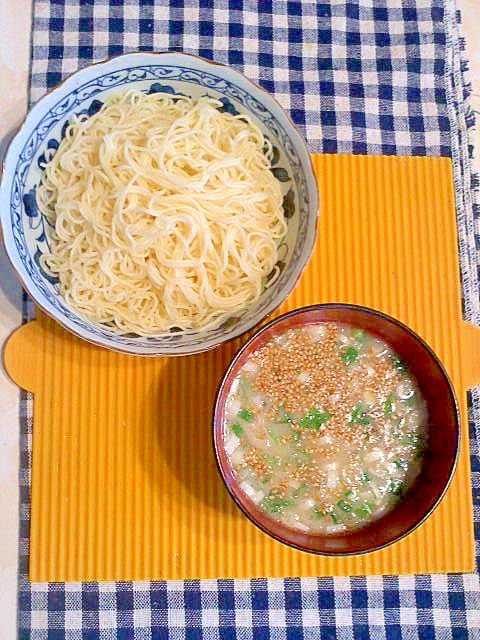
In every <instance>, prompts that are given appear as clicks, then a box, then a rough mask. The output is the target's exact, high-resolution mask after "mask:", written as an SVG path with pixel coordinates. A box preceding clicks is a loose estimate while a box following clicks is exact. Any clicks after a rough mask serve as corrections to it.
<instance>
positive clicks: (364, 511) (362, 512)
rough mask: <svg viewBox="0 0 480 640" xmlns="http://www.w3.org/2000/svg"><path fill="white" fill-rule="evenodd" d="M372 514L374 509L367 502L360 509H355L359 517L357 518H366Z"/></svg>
mask: <svg viewBox="0 0 480 640" xmlns="http://www.w3.org/2000/svg"><path fill="white" fill-rule="evenodd" d="M371 513H372V508H371V506H370V505H369V504H368V502H365V503H364V504H362V505H361V506H360V507H357V509H355V515H356V516H357V518H366V517H367V516H369V515H370V514H371Z"/></svg>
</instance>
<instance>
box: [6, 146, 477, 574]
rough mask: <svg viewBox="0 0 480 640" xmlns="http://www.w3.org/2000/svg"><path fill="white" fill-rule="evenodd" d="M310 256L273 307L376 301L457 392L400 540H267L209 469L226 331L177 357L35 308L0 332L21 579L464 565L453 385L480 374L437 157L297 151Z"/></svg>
mask: <svg viewBox="0 0 480 640" xmlns="http://www.w3.org/2000/svg"><path fill="white" fill-rule="evenodd" d="M314 164H315V170H316V173H317V176H318V185H319V190H320V197H321V216H320V222H319V229H318V238H317V244H316V249H315V253H314V255H313V257H312V259H311V261H310V263H309V266H308V269H307V270H306V272H305V274H304V276H303V277H302V279H301V281H300V282H299V284H298V286H297V287H296V289H295V291H294V293H293V294H292V295H291V296H290V298H289V299H288V301H287V302H286V303H285V304H284V305H283V306H282V308H281V309H280V310H279V311H278V313H280V312H284V311H287V310H289V309H292V308H294V307H298V306H301V305H304V304H311V303H316V302H333V301H336V302H353V303H358V304H364V305H368V306H372V307H375V308H377V309H380V310H382V311H385V312H386V313H389V314H391V315H393V316H395V317H397V318H399V319H400V320H402V321H403V322H406V323H407V324H409V325H410V326H411V327H412V328H413V329H414V330H415V331H417V332H418V333H419V334H420V335H421V336H422V337H423V338H425V340H427V342H428V343H430V344H431V346H432V347H433V348H434V349H435V350H436V351H437V353H438V354H439V356H440V358H441V360H442V361H443V363H444V364H445V366H446V369H447V371H448V372H449V374H450V376H451V378H452V380H453V382H454V385H455V388H456V391H457V395H458V399H459V401H460V407H461V416H462V425H463V430H462V446H461V453H460V459H459V464H458V468H457V471H456V474H455V477H454V480H453V482H452V484H451V486H450V489H449V490H448V492H447V494H446V496H445V498H444V500H443V501H442V503H441V505H440V506H439V507H438V509H437V510H436V511H435V512H434V514H433V515H432V517H431V518H429V519H428V521H427V522H426V523H424V524H423V525H422V526H421V527H419V529H417V530H416V531H415V532H414V533H413V534H411V535H410V536H408V537H407V538H406V539H404V540H402V541H401V542H399V543H397V544H395V545H393V546H391V547H389V548H387V549H384V550H382V551H379V552H376V553H373V554H368V555H363V556H358V557H351V558H327V557H319V556H313V555H310V554H307V553H302V552H300V551H295V550H292V549H289V548H288V547H286V546H283V545H282V544H280V543H279V542H275V541H273V540H270V539H269V538H268V537H267V536H266V535H265V534H263V533H261V532H260V531H259V530H257V529H256V528H255V527H254V526H253V525H252V524H251V523H250V522H249V521H248V520H247V519H246V518H245V517H244V516H243V515H242V514H241V513H240V511H239V510H238V509H237V508H236V507H235V506H234V505H233V503H232V501H231V500H230V498H229V496H228V494H227V492H226V490H225V489H224V487H223V484H222V482H221V480H220V477H219V475H218V473H217V469H216V466H215V461H214V457H213V452H212V443H211V411H212V406H213V402H214V396H215V391H216V387H217V384H218V382H219V380H220V377H221V375H222V372H223V371H224V369H225V367H226V366H227V364H228V362H229V360H230V359H231V357H232V356H233V354H234V352H235V350H236V348H237V347H238V346H239V345H240V341H237V343H236V344H230V345H227V346H225V347H222V348H219V349H217V350H215V351H212V352H209V353H206V354H202V355H198V356H192V357H188V358H179V359H175V358H170V359H166V358H165V359H163V358H162V359H146V358H136V357H131V356H126V355H119V354H115V353H111V352H109V351H106V350H104V349H101V348H97V347H94V346H92V345H89V344H87V343H86V342H82V341H81V340H79V339H77V338H75V337H73V336H71V335H70V334H68V333H66V332H65V331H64V330H63V329H61V328H60V327H59V326H58V325H57V324H56V323H54V322H52V321H51V320H49V319H47V318H46V317H45V316H44V315H43V314H39V317H38V319H37V320H36V321H34V322H31V323H29V324H27V325H25V326H23V327H21V328H20V329H18V330H17V331H16V332H15V333H14V334H13V335H12V337H11V338H10V340H9V341H8V343H7V345H6V347H5V351H4V360H5V365H6V368H7V370H8V371H9V373H10V375H11V377H12V378H13V379H14V380H15V381H16V382H17V383H18V384H19V385H20V386H22V387H24V388H26V389H29V390H31V391H33V392H34V394H35V397H34V427H33V460H32V494H31V500H32V504H31V534H30V541H31V542H30V579H31V580H33V581H37V580H42V581H43V580H49V581H57V580H59V581H64V580H130V579H140V580H141V579H169V578H213V577H218V578H220V577H253V576H315V575H353V574H378V573H384V574H398V573H423V572H426V573H427V572H432V573H435V572H446V571H470V570H473V567H474V554H473V522H472V502H471V485H470V468H469V453H468V430H467V419H466V397H465V390H466V389H467V388H468V387H470V386H472V385H473V384H474V383H476V382H478V381H480V358H479V357H478V349H479V347H480V332H479V331H478V330H477V329H475V328H473V327H471V326H470V325H467V324H466V323H464V322H462V320H461V299H460V284H459V269H458V257H457V240H456V230H455V211H454V199H453V190H452V173H451V166H450V161H449V160H447V159H428V158H393V157H388V158H384V157H360V156H352V157H349V156H334V155H324V156H316V157H314Z"/></svg>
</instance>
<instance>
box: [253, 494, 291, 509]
mask: <svg viewBox="0 0 480 640" xmlns="http://www.w3.org/2000/svg"><path fill="white" fill-rule="evenodd" d="M291 504H292V501H291V500H287V499H286V498H280V497H279V496H272V495H268V496H265V498H264V499H263V500H262V502H261V503H260V506H261V507H262V509H265V511H267V512H268V513H271V514H276V513H282V511H283V510H284V509H285V508H286V507H289V506H290V505H291Z"/></svg>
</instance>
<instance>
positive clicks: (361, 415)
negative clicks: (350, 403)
mask: <svg viewBox="0 0 480 640" xmlns="http://www.w3.org/2000/svg"><path fill="white" fill-rule="evenodd" d="M348 422H349V424H361V425H367V424H371V423H372V421H371V420H370V418H369V417H368V416H367V412H366V411H365V409H364V408H363V406H362V404H361V403H360V402H359V403H358V404H357V405H356V407H355V408H354V409H353V411H352V415H351V416H350V419H349V421H348Z"/></svg>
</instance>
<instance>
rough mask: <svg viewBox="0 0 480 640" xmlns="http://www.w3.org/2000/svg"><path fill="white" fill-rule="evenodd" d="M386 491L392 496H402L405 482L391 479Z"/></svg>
mask: <svg viewBox="0 0 480 640" xmlns="http://www.w3.org/2000/svg"><path fill="white" fill-rule="evenodd" d="M388 491H389V492H390V493H393V495H394V496H402V495H403V494H404V493H405V483H404V482H401V481H400V480H391V481H390V484H389V486H388Z"/></svg>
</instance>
